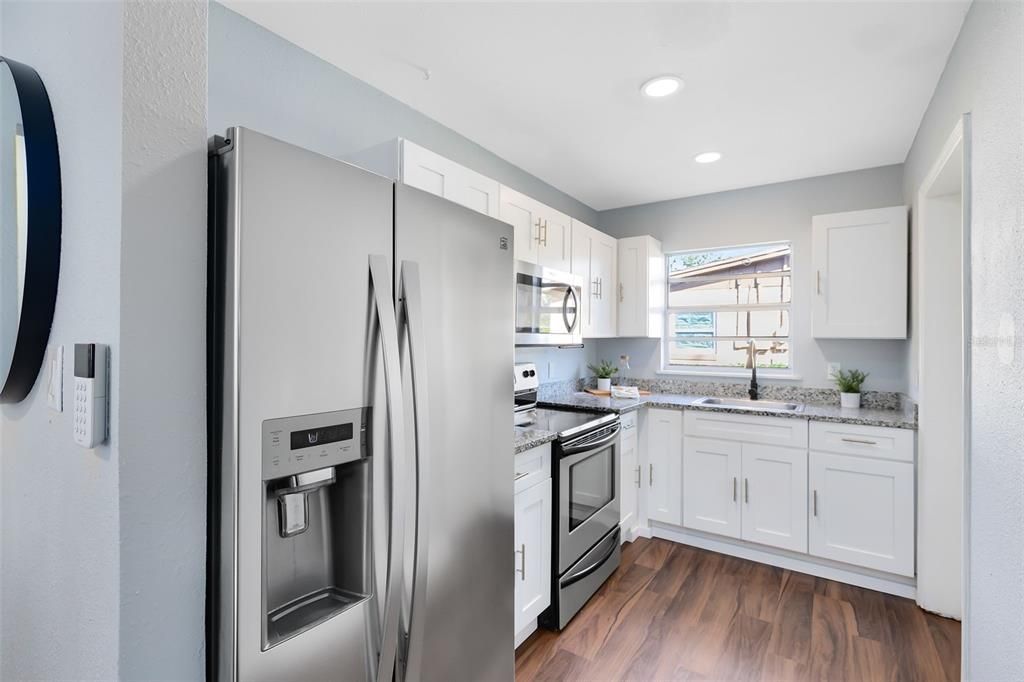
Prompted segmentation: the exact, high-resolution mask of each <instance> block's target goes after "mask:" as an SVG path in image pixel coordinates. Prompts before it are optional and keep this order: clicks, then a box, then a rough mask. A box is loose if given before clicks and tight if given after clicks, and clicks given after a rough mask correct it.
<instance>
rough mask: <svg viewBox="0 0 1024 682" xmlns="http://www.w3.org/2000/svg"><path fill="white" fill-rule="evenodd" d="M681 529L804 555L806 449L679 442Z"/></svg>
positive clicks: (708, 441) (697, 440)
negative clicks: (681, 453)
mask: <svg viewBox="0 0 1024 682" xmlns="http://www.w3.org/2000/svg"><path fill="white" fill-rule="evenodd" d="M683 525H684V526H686V527H687V528H692V529H694V530H701V531H705V532H708V533H716V534H718V535H724V536H726V537H732V538H741V539H743V540H748V541H750V542H757V543H760V544H762V545H770V546H772V547H781V548H783V549H789V550H793V551H795V552H806V551H807V451H806V450H797V449H795V448H781V447H777V446H773V445H761V444H758V443H741V442H735V441H727V440H716V439H711V438H692V437H690V436H687V437H686V438H685V439H684V447H683Z"/></svg>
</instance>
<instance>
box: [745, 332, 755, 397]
mask: <svg viewBox="0 0 1024 682" xmlns="http://www.w3.org/2000/svg"><path fill="white" fill-rule="evenodd" d="M747 361H748V362H749V363H750V390H749V391H747V395H749V396H750V399H751V400H757V344H755V343H754V340H753V339H751V340H750V345H749V346H748V347H747Z"/></svg>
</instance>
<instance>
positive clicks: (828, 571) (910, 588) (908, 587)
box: [637, 523, 917, 599]
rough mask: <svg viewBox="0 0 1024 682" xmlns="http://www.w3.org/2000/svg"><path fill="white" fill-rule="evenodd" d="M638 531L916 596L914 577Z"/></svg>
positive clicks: (703, 536)
mask: <svg viewBox="0 0 1024 682" xmlns="http://www.w3.org/2000/svg"><path fill="white" fill-rule="evenodd" d="M637 530H638V534H639V535H641V536H643V537H655V538H661V539H663V540H671V541H672V542H678V543H680V544H683V545H690V546H692V547H699V548H700V549H707V550H710V551H712V552H719V553H721V554H728V555H729V556H734V557H739V558H741V559H749V560H750V561H757V562H760V563H762V564H768V565H769V566H778V567H779V568H785V569H788V570H790V571H797V572H798V573H807V574H809V575H813V576H816V577H818V578H827V579H829V580H835V581H836V582H840V583H847V584H849V585H856V586H857V587H864V588H867V589H869V590H875V591H878V592H885V593H886V594H892V595H896V596H897V597H906V598H908V599H914V598H916V596H917V586H916V585H917V584H916V582H915V581H914V580H913V579H912V578H904V577H902V576H895V575H890V574H888V573H882V572H880V571H872V570H870V569H857V568H853V567H850V566H847V565H846V564H840V563H838V562H834V561H830V560H828V559H818V558H816V557H810V556H808V555H806V554H798V553H796V552H789V551H787V550H783V549H770V548H768V547H764V546H763V545H756V544H754V543H750V542H744V541H743V540H734V539H732V538H723V537H720V536H716V535H711V534H709V533H701V532H700V531H694V530H689V529H687V528H679V527H677V526H667V525H663V524H658V523H652V524H651V527H650V528H638V529H637ZM645 530H646V531H647V534H646V535H645V534H644V533H643V531H645Z"/></svg>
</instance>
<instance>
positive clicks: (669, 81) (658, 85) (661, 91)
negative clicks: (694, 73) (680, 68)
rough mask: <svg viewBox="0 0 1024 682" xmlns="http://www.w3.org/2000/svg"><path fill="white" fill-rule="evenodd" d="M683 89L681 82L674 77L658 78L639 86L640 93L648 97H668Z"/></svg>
mask: <svg viewBox="0 0 1024 682" xmlns="http://www.w3.org/2000/svg"><path fill="white" fill-rule="evenodd" d="M681 87H683V81H681V80H680V79H679V78H678V77H676V76H658V77H656V78H652V79H651V80H649V81H647V82H646V83H644V84H643V85H641V86H640V92H642V93H644V94H645V95H647V96H648V97H668V96H669V95H671V94H672V93H673V92H675V91H676V90H678V89H679V88H681Z"/></svg>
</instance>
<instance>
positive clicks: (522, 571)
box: [516, 545, 526, 582]
mask: <svg viewBox="0 0 1024 682" xmlns="http://www.w3.org/2000/svg"><path fill="white" fill-rule="evenodd" d="M516 554H518V555H519V568H517V569H516V573H518V574H519V580H520V581H522V582H526V545H519V549H517V550H516Z"/></svg>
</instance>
